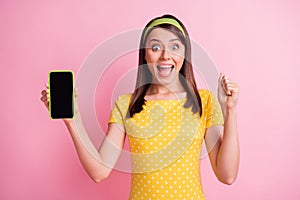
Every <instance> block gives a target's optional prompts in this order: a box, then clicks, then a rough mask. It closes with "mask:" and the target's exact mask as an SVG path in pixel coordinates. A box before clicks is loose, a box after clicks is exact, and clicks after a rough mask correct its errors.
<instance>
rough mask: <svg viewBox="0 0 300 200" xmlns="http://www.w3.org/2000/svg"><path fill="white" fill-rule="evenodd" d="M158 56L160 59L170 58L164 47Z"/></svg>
mask: <svg viewBox="0 0 300 200" xmlns="http://www.w3.org/2000/svg"><path fill="white" fill-rule="evenodd" d="M160 58H161V59H162V60H169V59H170V58H171V55H170V52H169V51H167V50H166V49H164V50H163V51H162V53H161V56H160Z"/></svg>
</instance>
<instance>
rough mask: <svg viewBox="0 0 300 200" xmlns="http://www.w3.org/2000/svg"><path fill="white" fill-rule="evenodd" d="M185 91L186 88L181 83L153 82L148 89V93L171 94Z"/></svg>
mask: <svg viewBox="0 0 300 200" xmlns="http://www.w3.org/2000/svg"><path fill="white" fill-rule="evenodd" d="M180 92H185V89H184V88H183V86H182V85H181V83H180V84H172V85H160V84H154V83H153V84H151V85H150V87H149V89H148V92H147V93H148V95H152V94H170V93H180Z"/></svg>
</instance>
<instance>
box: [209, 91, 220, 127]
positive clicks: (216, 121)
mask: <svg viewBox="0 0 300 200" xmlns="http://www.w3.org/2000/svg"><path fill="white" fill-rule="evenodd" d="M223 124H224V119H223V114H222V110H221V106H220V104H219V101H218V100H217V98H216V96H215V95H214V94H213V93H212V92H209V95H208V99H207V121H206V128H209V127H211V126H216V125H223Z"/></svg>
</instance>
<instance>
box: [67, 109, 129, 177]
mask: <svg viewBox="0 0 300 200" xmlns="http://www.w3.org/2000/svg"><path fill="white" fill-rule="evenodd" d="M74 120H76V124H75V121H74ZM74 120H72V121H64V122H65V125H66V127H67V128H68V130H69V132H70V134H71V137H72V139H73V143H74V146H75V149H76V152H77V154H78V157H79V160H80V162H81V164H82V166H83V167H84V169H85V171H86V172H87V173H88V175H89V176H90V177H91V178H92V179H93V180H94V181H95V182H97V183H98V182H101V181H102V180H103V179H105V178H106V177H108V176H109V174H110V172H111V171H112V168H113V166H114V165H115V163H116V162H117V160H118V158H119V156H120V153H121V150H122V148H123V146H124V142H125V133H124V132H122V131H121V130H120V129H119V128H118V127H117V126H116V125H115V124H113V123H110V124H109V126H108V130H107V135H106V137H105V138H104V140H103V142H102V144H101V146H100V149H99V151H97V150H96V148H95V147H94V145H93V144H92V142H91V141H90V139H89V137H88V135H87V133H86V132H85V130H84V128H83V126H82V122H81V119H80V115H79V114H78V115H77V116H76V119H74Z"/></svg>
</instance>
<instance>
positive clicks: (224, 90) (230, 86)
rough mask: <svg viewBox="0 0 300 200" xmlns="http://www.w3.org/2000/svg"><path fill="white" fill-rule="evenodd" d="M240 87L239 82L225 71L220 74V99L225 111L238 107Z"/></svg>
mask: <svg viewBox="0 0 300 200" xmlns="http://www.w3.org/2000/svg"><path fill="white" fill-rule="evenodd" d="M239 89H240V88H239V85H238V84H236V83H234V82H232V81H231V80H230V79H229V78H228V77H227V76H225V75H224V74H223V73H221V74H220V76H219V79H218V100H219V103H220V105H221V108H222V110H223V111H226V110H228V109H231V108H235V107H236V105H237V102H238V96H239ZM224 109H226V110H224Z"/></svg>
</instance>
